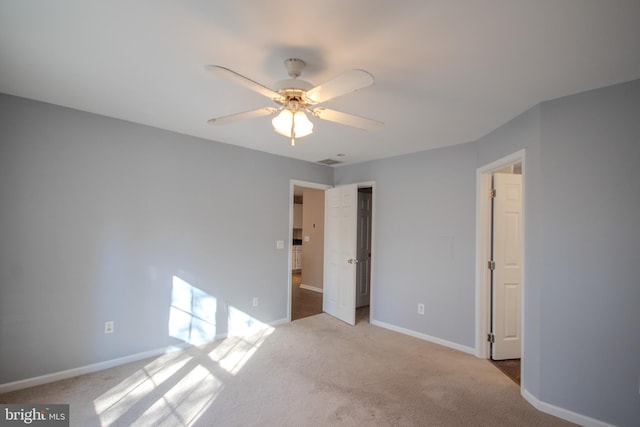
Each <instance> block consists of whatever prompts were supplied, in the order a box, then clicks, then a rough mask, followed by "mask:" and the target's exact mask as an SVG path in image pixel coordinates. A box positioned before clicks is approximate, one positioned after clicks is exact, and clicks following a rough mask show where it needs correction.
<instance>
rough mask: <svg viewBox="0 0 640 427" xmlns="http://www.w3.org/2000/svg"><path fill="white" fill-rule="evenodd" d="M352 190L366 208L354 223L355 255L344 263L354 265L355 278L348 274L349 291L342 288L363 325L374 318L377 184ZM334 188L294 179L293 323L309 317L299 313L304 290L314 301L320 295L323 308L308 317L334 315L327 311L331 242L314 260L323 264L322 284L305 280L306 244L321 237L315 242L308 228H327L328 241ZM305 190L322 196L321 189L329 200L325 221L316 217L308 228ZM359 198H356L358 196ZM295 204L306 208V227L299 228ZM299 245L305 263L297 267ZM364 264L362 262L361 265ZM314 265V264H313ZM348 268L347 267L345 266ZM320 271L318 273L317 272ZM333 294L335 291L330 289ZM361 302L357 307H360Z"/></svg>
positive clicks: (291, 229) (352, 310) (360, 204)
mask: <svg viewBox="0 0 640 427" xmlns="http://www.w3.org/2000/svg"><path fill="white" fill-rule="evenodd" d="M352 187H355V188H357V199H358V205H359V206H361V208H362V209H359V210H358V211H359V214H358V217H360V219H357V218H356V216H354V222H353V229H354V230H356V229H357V230H358V235H357V236H358V239H356V237H355V234H354V238H353V248H354V253H353V255H352V256H349V257H347V258H349V259H346V258H345V259H344V260H342V261H344V262H343V263H342V264H344V263H347V267H349V266H353V267H354V268H353V270H352V272H353V274H352V275H347V276H349V277H348V278H347V283H345V284H346V286H347V287H348V289H347V288H343V287H341V288H340V290H341V292H340V293H341V295H343V296H344V295H349V296H350V298H349V300H350V304H352V305H351V309H350V311H351V313H352V314H353V315H354V317H355V319H356V323H357V322H360V321H361V320H365V321H369V318H370V316H371V310H370V308H371V300H372V290H373V287H372V282H373V277H374V275H373V258H372V255H373V250H374V249H373V248H374V230H373V228H374V227H373V224H374V205H375V204H374V197H375V183H373V182H365V183H359V184H353V185H352ZM330 188H332V187H329V186H326V185H322V184H316V183H309V182H303V181H297V180H291V188H290V191H291V193H290V194H291V198H290V203H291V209H290V225H291V227H290V245H289V247H290V261H289V272H290V274H289V288H288V291H289V299H288V305H289V307H288V312H289V316H288V317H289V319H290V320H295V319H298V318H301V317H305V316H301V315H300V313H299V311H300V310H299V308H300V307H299V304H298V301H297V299H296V298H298V297H299V296H300V294H301V292H302V291H304V292H305V293H306V294H307V296H310V297H311V298H318V295H319V296H320V308H319V309H318V308H317V305H316V303H314V308H313V309H312V311H309V312H308V314H306V315H313V314H318V313H320V312H323V311H324V312H327V313H328V314H330V315H333V314H332V313H331V312H330V311H329V310H327V309H326V307H325V304H326V300H327V273H326V271H327V270H326V268H327V259H328V258H327V255H326V250H327V242H326V241H325V242H323V243H324V246H325V247H324V251H323V253H322V255H320V254H317V255H316V256H314V257H313V260H314V261H316V262H317V264H316V265H319V269H320V270H321V272H322V275H321V276H320V277H321V280H320V281H318V280H316V281H315V282H314V284H311V285H310V284H309V283H307V280H306V279H305V278H306V277H307V275H306V273H307V271H305V270H306V269H307V267H308V266H309V257H308V256H307V255H308V253H305V249H306V247H305V245H307V246H308V245H310V244H311V243H313V242H314V241H316V242H317V240H318V239H317V237H316V238H315V239H314V238H313V236H312V235H310V234H309V233H308V231H309V228H308V226H310V227H312V230H316V231H318V230H321V229H324V233H325V237H327V238H328V236H327V233H328V232H327V228H326V227H327V219H326V206H327V204H326V198H327V197H328V196H327V194H328V192H327V190H329V189H330ZM305 190H315V191H316V193H318V191H317V190H321V191H320V192H321V193H323V196H324V199H325V206H324V210H323V212H322V213H323V215H324V216H323V218H322V219H321V220H320V219H319V218H316V221H315V222H314V221H311V222H310V221H306V225H305V218H307V215H306V212H307V211H306V209H305V193H304V191H305ZM298 196H302V199H300V198H299V197H298ZM354 199H355V197H354ZM295 202H301V203H299V204H300V205H301V207H302V209H301V211H302V225H301V226H300V225H299V222H296V220H295V218H294V216H295V212H294V209H295V210H300V207H295V205H296V203H295ZM294 222H296V225H297V226H298V227H300V228H301V230H302V232H301V233H300V232H298V231H296V230H295V228H296V227H294ZM331 235H334V233H331ZM340 240H341V241H345V239H344V236H343V235H342V233H340ZM296 246H301V250H302V263H301V265H300V264H297V263H296V259H295V256H296V251H298V250H299V249H298V248H296ZM357 246H358V247H360V250H358V251H356V247H357ZM329 259H332V258H331V257H329ZM361 261H362V262H361ZM312 262H313V261H312ZM293 267H298V268H296V269H293ZM343 267H344V266H343ZM316 272H317V270H316ZM356 279H358V282H357V284H356ZM329 282H330V283H331V284H333V282H334V281H332V280H329ZM340 286H342V283H341V284H340ZM329 290H330V291H331V289H329ZM309 292H315V293H316V294H315V295H312V294H309ZM330 293H331V292H330ZM332 295H335V292H333V293H332ZM356 301H357V304H356ZM356 305H357V306H358V308H356ZM349 323H351V324H353V323H352V322H349Z"/></svg>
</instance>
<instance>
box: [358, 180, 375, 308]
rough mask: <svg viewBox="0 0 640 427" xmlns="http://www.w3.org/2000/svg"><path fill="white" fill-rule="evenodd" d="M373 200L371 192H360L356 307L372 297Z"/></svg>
mask: <svg viewBox="0 0 640 427" xmlns="http://www.w3.org/2000/svg"><path fill="white" fill-rule="evenodd" d="M372 201H373V198H372V194H371V193H368V192H358V237H357V239H358V247H357V257H358V264H357V265H356V308H358V307H364V306H367V305H369V299H370V290H369V289H370V284H371V219H372V212H371V211H372Z"/></svg>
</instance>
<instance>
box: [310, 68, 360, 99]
mask: <svg viewBox="0 0 640 427" xmlns="http://www.w3.org/2000/svg"><path fill="white" fill-rule="evenodd" d="M372 84H373V76H372V75H371V74H369V73H368V72H366V71H364V70H351V71H347V72H346V73H343V74H340V75H339V76H337V77H334V78H333V79H332V80H329V81H328V82H326V83H323V84H321V85H319V86H316V87H314V88H313V89H310V90H308V91H307V93H306V94H305V96H306V98H307V100H308V101H309V103H310V104H312V105H315V104H320V103H321V102H325V101H328V100H330V99H333V98H336V97H338V96H341V95H345V94H347V93H349V92H355V91H357V90H358V89H362V88H365V87H368V86H371V85H372Z"/></svg>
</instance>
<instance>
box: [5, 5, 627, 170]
mask: <svg viewBox="0 0 640 427" xmlns="http://www.w3.org/2000/svg"><path fill="white" fill-rule="evenodd" d="M289 57H298V58H301V59H303V60H304V61H306V62H307V64H308V66H307V68H306V69H305V72H304V73H303V76H302V78H304V79H305V80H308V81H310V82H311V83H313V84H316V85H317V84H320V83H323V82H325V81H327V80H329V79H330V78H332V77H334V76H336V75H338V74H340V73H342V72H344V71H347V70H349V69H352V68H361V69H365V70H367V71H369V72H370V73H372V74H373V75H374V77H375V79H376V82H375V84H374V85H373V86H372V87H370V88H367V89H363V90H361V91H358V92H356V93H353V94H349V95H346V96H343V97H340V98H337V99H335V100H332V101H329V102H327V103H326V104H324V105H326V106H327V107H330V108H334V109H337V110H341V111H345V112H349V113H353V114H357V115H362V116H365V117H369V118H373V119H378V120H381V121H383V122H384V123H385V126H384V128H383V129H382V130H377V131H373V132H365V131H361V130H358V129H353V128H349V127H346V126H342V125H338V124H334V123H330V122H326V121H320V120H317V119H315V132H314V134H313V135H311V136H308V137H306V138H304V139H301V140H299V141H298V144H297V145H296V147H291V146H290V145H289V141H288V140H287V138H285V137H282V136H280V135H277V134H276V133H274V132H273V131H272V129H271V123H270V117H261V118H257V119H252V120H250V121H244V122H241V123H235V124H231V125H227V126H224V127H223V126H211V125H208V124H207V123H206V121H207V119H209V118H212V117H218V116H224V115H227V114H232V113H236V112H240V111H245V110H250V109H254V108H258V107H262V106H275V104H273V103H272V101H270V100H268V99H267V98H264V97H262V96H261V95H258V94H256V93H254V92H252V91H250V90H248V89H246V88H244V87H242V86H238V85H235V84H233V83H231V82H229V81H226V80H224V79H221V78H220V77H218V76H216V75H213V74H211V73H208V72H207V71H205V68H204V65H205V64H218V65H222V66H225V67H228V68H231V69H233V70H235V71H237V72H239V73H241V74H243V75H245V76H247V77H249V78H251V79H253V80H256V81H258V82H261V83H263V84H265V85H267V86H271V85H272V84H273V83H275V82H276V81H278V80H282V79H284V78H286V77H287V76H286V71H285V68H284V66H283V64H282V63H283V61H284V60H285V59H286V58H289ZM636 78H640V1H638V0H628V1H627V0H484V1H477V0H466V1H465V0H439V1H427V0H416V1H398V0H391V1H375V0H358V1H353V0H349V1H347V0H322V1H314V2H310V1H301V0H298V1H288V0H270V1H263V0H255V1H251V0H248V1H233V2H231V1H215V0H208V1H195V0H193V1H187V0H185V1H176V0H171V1H167V0H154V1H151V0H138V1H130V0H128V1H124V0H112V1H97V0H93V1H88V0H75V1H74V0H56V1H50V0H41V1H35V0H31V1H25V0H0V92H4V93H8V94H13V95H18V96H22V97H26V98H32V99H36V100H41V101H45V102H50V103H53V104H58V105H63V106H66V107H71V108H76V109H80V110H85V111H90V112H93V113H98V114H103V115H106V116H111V117H116V118H119V119H124V120H129V121H132V122H136V123H142V124H146V125H149V126H154V127H158V128H162V129H168V130H172V131H175V132H180V133H184V134H188V135H194V136H197V137H201V138H206V139H210V140H214V141H219V142H223V143H228V144H234V145H239V146H243V147H248V148H251V149H256V150H261V151H266V152H270V153H275V154H279V155H282V156H287V157H293V158H298V159H303V160H307V161H318V160H321V159H325V158H336V159H339V160H341V161H343V162H345V163H356V162H362V161H366V160H371V159H377V158H384V157H389V156H394V155H399V154H405V153H411V152H416V151H421V150H425V149H430V148H435V147H442V146H446V145H452V144H458V143H463V142H468V141H472V140H476V139H478V138H480V137H482V136H483V135H485V134H487V133H488V132H490V131H492V130H493V129H495V128H496V127H498V126H500V125H501V124H503V123H505V122H507V121H509V120H510V119H512V118H513V117H515V116H517V115H518V114H520V113H522V112H524V111H526V110H527V109H529V108H530V107H532V106H534V105H536V104H537V103H539V102H541V101H545V100H548V99H553V98H557V97H560V96H564V95H569V94H573V93H577V92H582V91H585V90H589V89H594V88H598V87H602V86H607V85H610V84H615V83H619V82H623V81H628V80H633V79H636ZM339 153H343V154H344V156H343V157H336V156H337V154H339Z"/></svg>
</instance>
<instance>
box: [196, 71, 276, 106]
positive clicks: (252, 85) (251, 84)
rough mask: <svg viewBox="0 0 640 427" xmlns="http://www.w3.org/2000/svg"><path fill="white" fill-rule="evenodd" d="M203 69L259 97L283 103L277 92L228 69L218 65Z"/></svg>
mask: <svg viewBox="0 0 640 427" xmlns="http://www.w3.org/2000/svg"><path fill="white" fill-rule="evenodd" d="M205 68H206V69H207V70H208V71H210V72H212V73H213V74H217V75H219V76H220V77H224V78H225V79H227V80H231V81H232V82H235V83H237V84H239V85H242V86H244V87H246V88H248V89H251V90H252V91H254V92H258V93H259V94H260V95H263V96H266V97H267V98H270V99H272V100H274V101H276V102H278V101H284V98H283V97H282V95H280V94H279V93H278V92H276V91H274V90H272V89H269V88H268V87H266V86H265V85H262V84H260V83H258V82H255V81H253V80H251V79H248V78H246V77H245V76H243V75H242V74H238V73H236V72H235V71H232V70H230V69H228V68H225V67H221V66H219V65H207V66H205Z"/></svg>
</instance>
